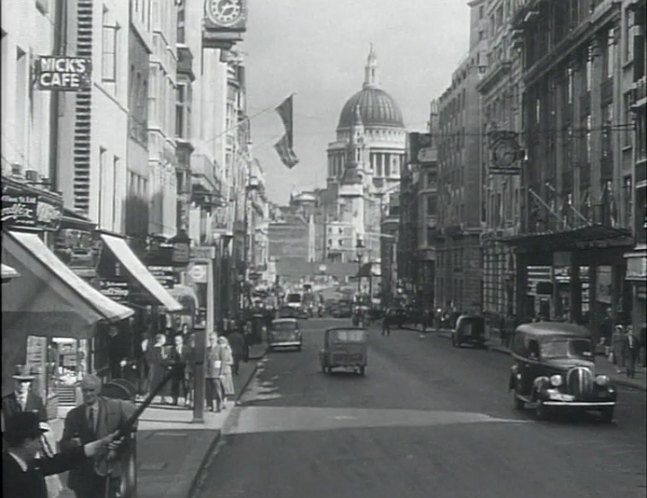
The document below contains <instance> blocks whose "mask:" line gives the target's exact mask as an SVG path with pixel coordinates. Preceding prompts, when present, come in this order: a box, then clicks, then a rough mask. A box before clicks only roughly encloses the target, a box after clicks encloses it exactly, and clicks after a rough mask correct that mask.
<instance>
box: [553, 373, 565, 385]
mask: <svg viewBox="0 0 647 498" xmlns="http://www.w3.org/2000/svg"><path fill="white" fill-rule="evenodd" d="M563 382H564V379H562V376H561V375H557V374H555V375H551V377H550V385H551V386H554V387H559V386H561V385H562V384H563Z"/></svg>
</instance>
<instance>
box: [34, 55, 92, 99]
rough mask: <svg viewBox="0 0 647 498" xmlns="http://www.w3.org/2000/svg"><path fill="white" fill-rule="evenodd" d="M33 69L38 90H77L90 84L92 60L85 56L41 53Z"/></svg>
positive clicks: (84, 88) (86, 87)
mask: <svg viewBox="0 0 647 498" xmlns="http://www.w3.org/2000/svg"><path fill="white" fill-rule="evenodd" d="M35 70H36V75H35V76H36V84H37V85H38V89H39V90H50V91H59V92H78V91H79V90H86V89H88V88H90V86H91V84H92V81H91V78H90V76H91V74H92V61H91V59H89V58H87V57H61V56H58V55H41V56H40V57H38V58H37V59H36V64H35Z"/></svg>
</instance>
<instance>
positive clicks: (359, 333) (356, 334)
mask: <svg viewBox="0 0 647 498" xmlns="http://www.w3.org/2000/svg"><path fill="white" fill-rule="evenodd" d="M330 339H332V340H333V341H340V342H364V341H366V332H364V331H363V330H332V331H331V332H330Z"/></svg>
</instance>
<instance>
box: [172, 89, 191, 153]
mask: <svg viewBox="0 0 647 498" xmlns="http://www.w3.org/2000/svg"><path fill="white" fill-rule="evenodd" d="M176 94H177V100H176V101H175V135H176V136H177V137H178V138H183V139H185V140H188V139H189V137H190V136H191V135H190V123H191V85H190V84H189V83H188V82H186V81H182V82H178V84H177V89H176Z"/></svg>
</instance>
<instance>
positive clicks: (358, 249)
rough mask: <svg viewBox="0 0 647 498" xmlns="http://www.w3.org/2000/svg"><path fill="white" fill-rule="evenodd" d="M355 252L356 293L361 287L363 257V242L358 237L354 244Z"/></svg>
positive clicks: (358, 292)
mask: <svg viewBox="0 0 647 498" xmlns="http://www.w3.org/2000/svg"><path fill="white" fill-rule="evenodd" d="M355 254H357V295H358V297H359V294H360V292H361V289H362V259H363V257H364V242H363V241H362V239H360V238H358V239H357V243H356V245H355Z"/></svg>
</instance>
